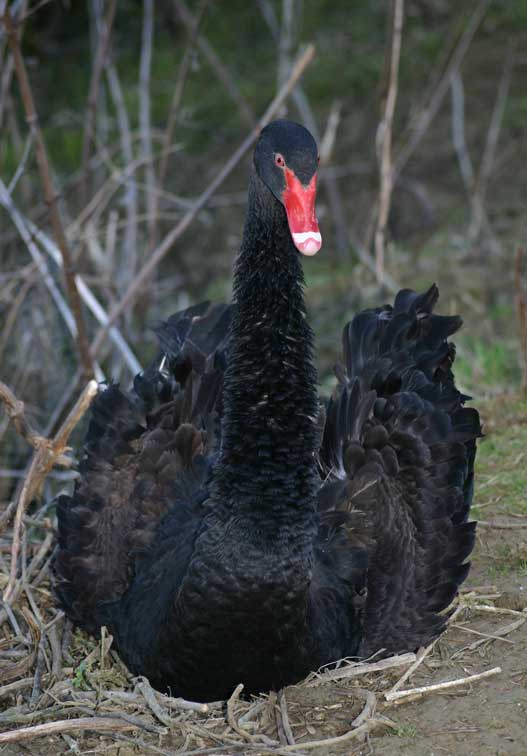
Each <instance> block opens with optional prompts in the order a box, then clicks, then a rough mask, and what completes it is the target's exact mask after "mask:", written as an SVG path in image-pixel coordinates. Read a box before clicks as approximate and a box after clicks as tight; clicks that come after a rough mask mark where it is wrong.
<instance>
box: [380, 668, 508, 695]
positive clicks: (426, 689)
mask: <svg viewBox="0 0 527 756" xmlns="http://www.w3.org/2000/svg"><path fill="white" fill-rule="evenodd" d="M500 672H501V667H494V668H493V669H487V670H486V671H485V672H479V673H478V674H477V675H469V676H468V677H460V678H459V679H458V680H447V681H446V682H442V683H435V684H434V685H423V686H422V687H420V688H409V689H408V690H393V691H392V690H391V691H389V692H388V693H385V694H384V698H385V699H386V701H398V700H400V699H402V698H404V699H406V700H413V699H414V698H417V697H420V696H424V695H426V694H427V693H435V692H436V691H437V690H447V689H449V688H457V687H459V686H460V685H466V684H470V683H472V682H476V680H483V679H484V678H485V677H492V676H493V675H498V674H499V673H500Z"/></svg>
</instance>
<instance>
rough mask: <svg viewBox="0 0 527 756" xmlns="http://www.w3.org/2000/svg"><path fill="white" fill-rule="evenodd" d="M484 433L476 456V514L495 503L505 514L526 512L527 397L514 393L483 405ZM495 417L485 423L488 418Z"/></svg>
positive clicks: (499, 510) (497, 508) (495, 506)
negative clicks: (520, 397)
mask: <svg viewBox="0 0 527 756" xmlns="http://www.w3.org/2000/svg"><path fill="white" fill-rule="evenodd" d="M481 414H482V417H483V420H484V426H483V430H484V433H485V437H484V438H483V439H482V440H481V441H480V442H479V445H478V455H477V458H476V480H478V481H479V484H478V489H477V495H476V499H475V502H476V510H475V516H476V517H478V516H480V517H482V518H483V519H484V517H485V509H486V508H487V507H489V506H492V509H493V510H494V511H498V512H500V513H503V514H521V515H526V514H527V479H526V476H525V461H526V455H527V452H526V449H527V401H525V400H524V399H519V398H518V397H517V396H515V395H512V396H509V397H507V398H503V397H500V398H499V399H496V400H494V401H492V402H487V403H486V404H485V405H483V407H482V410H481ZM486 417H489V418H496V420H493V421H491V422H489V423H486V424H485V418H486Z"/></svg>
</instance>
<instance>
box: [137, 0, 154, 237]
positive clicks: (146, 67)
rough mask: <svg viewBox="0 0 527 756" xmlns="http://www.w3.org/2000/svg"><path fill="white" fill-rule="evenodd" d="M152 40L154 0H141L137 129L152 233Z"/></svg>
mask: <svg viewBox="0 0 527 756" xmlns="http://www.w3.org/2000/svg"><path fill="white" fill-rule="evenodd" d="M153 41H154V0H143V34H142V41H141V58H140V62H139V130H140V133H141V152H142V156H143V160H144V165H145V184H146V211H147V214H148V216H149V221H148V226H149V232H150V234H152V226H153V224H154V223H155V220H154V210H155V208H154V202H155V199H154V189H155V183H156V178H155V172H154V164H153V152H152V135H151V124H150V72H151V68H152V45H153Z"/></svg>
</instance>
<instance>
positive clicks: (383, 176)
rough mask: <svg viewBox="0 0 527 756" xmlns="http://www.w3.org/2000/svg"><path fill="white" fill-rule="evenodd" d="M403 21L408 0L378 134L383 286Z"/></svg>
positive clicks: (400, 3)
mask: <svg viewBox="0 0 527 756" xmlns="http://www.w3.org/2000/svg"><path fill="white" fill-rule="evenodd" d="M403 19H404V0H395V6H394V11H393V32H392V49H391V56H390V78H389V84H388V94H387V97H386V102H385V106H384V114H383V118H382V121H381V122H380V124H379V128H378V131H377V145H378V155H379V182H380V186H379V201H378V206H379V214H378V218H377V229H376V231H375V271H376V274H377V281H378V282H379V284H380V283H382V281H383V276H384V258H385V246H386V239H385V237H386V224H387V223H388V214H389V212H390V201H391V196H392V188H393V170H392V126H393V117H394V113H395V103H396V102H397V89H398V82H399V60H400V58H401V39H402V31H403Z"/></svg>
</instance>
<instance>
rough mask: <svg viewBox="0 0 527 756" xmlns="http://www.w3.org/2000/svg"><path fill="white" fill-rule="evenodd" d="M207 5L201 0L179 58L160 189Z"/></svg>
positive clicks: (160, 167) (161, 170)
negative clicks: (181, 55) (193, 52)
mask: <svg viewBox="0 0 527 756" xmlns="http://www.w3.org/2000/svg"><path fill="white" fill-rule="evenodd" d="M207 5H208V0H201V3H200V5H199V7H198V10H197V13H196V15H195V16H194V18H193V26H192V29H191V30H190V32H189V36H188V40H187V46H186V48H185V52H184V53H183V57H182V58H181V63H180V64H179V69H178V75H177V79H176V84H175V87H174V94H173V95H172V101H171V102H170V109H169V113H168V119H167V126H166V129H165V133H164V135H163V150H162V153H161V160H160V164H159V182H158V183H159V187H160V188H163V187H164V185H165V179H166V174H167V168H168V158H169V155H170V147H171V145H172V142H173V140H174V130H175V128H176V122H177V117H178V115H179V108H180V105H181V100H182V97H183V89H184V87H185V82H186V80H187V76H188V74H189V71H190V63H191V60H192V50H193V49H194V46H195V44H196V39H197V36H198V32H199V28H200V26H201V22H202V21H203V16H204V15H205V11H206V9H207Z"/></svg>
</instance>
